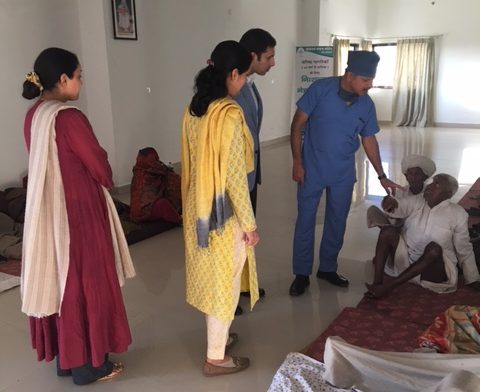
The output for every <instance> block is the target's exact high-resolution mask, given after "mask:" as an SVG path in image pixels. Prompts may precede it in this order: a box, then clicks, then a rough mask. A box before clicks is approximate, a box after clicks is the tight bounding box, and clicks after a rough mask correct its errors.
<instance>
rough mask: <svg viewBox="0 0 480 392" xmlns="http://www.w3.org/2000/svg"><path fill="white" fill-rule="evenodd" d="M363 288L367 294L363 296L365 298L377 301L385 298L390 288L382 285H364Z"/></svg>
mask: <svg viewBox="0 0 480 392" xmlns="http://www.w3.org/2000/svg"><path fill="white" fill-rule="evenodd" d="M365 287H366V288H367V290H368V291H367V292H366V293H365V296H366V297H367V298H372V299H379V298H383V297H385V296H386V295H387V294H388V293H389V292H390V290H391V287H389V286H387V285H384V284H368V283H365Z"/></svg>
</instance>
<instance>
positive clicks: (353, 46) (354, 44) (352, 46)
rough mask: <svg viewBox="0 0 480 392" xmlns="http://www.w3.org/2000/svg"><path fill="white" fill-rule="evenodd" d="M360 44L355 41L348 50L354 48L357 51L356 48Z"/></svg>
mask: <svg viewBox="0 0 480 392" xmlns="http://www.w3.org/2000/svg"><path fill="white" fill-rule="evenodd" d="M359 46H360V45H359V44H356V43H353V44H352V43H351V44H350V48H349V49H348V50H354V51H355V50H358V47H359Z"/></svg>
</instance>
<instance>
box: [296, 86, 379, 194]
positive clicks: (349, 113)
mask: <svg viewBox="0 0 480 392" xmlns="http://www.w3.org/2000/svg"><path fill="white" fill-rule="evenodd" d="M340 79H341V78H340V77H330V78H325V79H320V80H317V81H315V82H314V83H313V84H312V85H311V86H310V87H309V88H308V90H307V91H306V92H305V94H304V95H303V96H302V97H301V98H300V99H299V100H298V102H297V107H298V108H299V109H300V110H302V111H303V112H305V113H306V114H307V115H308V120H307V123H306V125H305V128H304V138H303V148H302V157H303V166H304V168H305V175H306V176H307V177H308V179H309V180H310V181H311V180H313V181H315V182H320V183H322V184H325V185H329V184H335V183H337V182H343V181H352V182H355V181H356V175H355V152H356V151H357V150H358V147H359V146H360V140H359V137H360V136H371V135H374V134H376V133H377V132H378V131H379V130H380V128H379V127H378V122H377V115H376V112H375V105H374V103H373V101H372V99H371V98H370V97H369V96H368V95H362V96H359V97H358V100H357V101H356V102H355V103H353V104H352V105H350V106H347V104H346V102H345V101H344V100H343V99H342V98H340V96H339V95H338V91H339V89H340Z"/></svg>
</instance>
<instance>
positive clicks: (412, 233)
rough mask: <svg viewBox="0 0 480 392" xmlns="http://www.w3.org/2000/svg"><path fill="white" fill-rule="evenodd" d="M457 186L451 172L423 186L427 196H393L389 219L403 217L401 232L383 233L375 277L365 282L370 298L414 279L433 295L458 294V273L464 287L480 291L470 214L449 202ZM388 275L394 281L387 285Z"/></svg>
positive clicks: (388, 228)
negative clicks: (470, 231)
mask: <svg viewBox="0 0 480 392" xmlns="http://www.w3.org/2000/svg"><path fill="white" fill-rule="evenodd" d="M457 190H458V182H457V180H456V179H455V178H453V177H452V176H450V175H448V174H444V173H442V174H437V175H435V176H434V177H433V181H432V182H431V183H430V184H429V185H427V186H426V187H425V190H424V192H423V198H422V199H419V198H414V197H405V198H402V199H399V200H397V199H395V198H392V206H391V211H390V212H389V215H390V216H391V217H394V218H404V219H405V223H404V225H403V227H402V230H401V232H399V230H398V229H397V228H395V227H393V226H385V227H383V228H382V230H381V231H380V236H379V237H378V242H377V247H376V250H375V257H374V259H373V261H374V264H375V277H374V281H373V283H372V284H371V285H369V284H367V285H366V286H367V289H368V293H367V296H370V297H374V298H380V297H383V296H385V295H386V294H388V293H389V292H390V291H391V290H393V289H394V288H395V287H397V286H399V285H401V284H403V283H405V282H407V281H409V280H410V281H412V282H414V283H417V284H419V285H421V286H422V287H425V288H427V289H430V290H432V291H435V292H437V293H447V292H452V291H455V290H456V288H457V281H458V269H459V268H460V269H461V270H462V272H463V279H464V281H465V284H472V285H473V286H474V287H475V288H477V289H478V288H479V282H478V280H479V273H478V268H477V265H476V263H475V256H474V254H473V248H472V244H471V243H470V235H469V233H468V214H467V213H466V212H465V210H464V209H463V208H462V207H461V206H460V205H458V204H456V203H453V202H452V201H451V200H449V199H450V198H451V197H452V196H453V195H454V194H455V192H456V191H457ZM384 272H385V273H386V274H387V275H390V276H392V277H393V279H392V280H389V281H384V279H383V277H384Z"/></svg>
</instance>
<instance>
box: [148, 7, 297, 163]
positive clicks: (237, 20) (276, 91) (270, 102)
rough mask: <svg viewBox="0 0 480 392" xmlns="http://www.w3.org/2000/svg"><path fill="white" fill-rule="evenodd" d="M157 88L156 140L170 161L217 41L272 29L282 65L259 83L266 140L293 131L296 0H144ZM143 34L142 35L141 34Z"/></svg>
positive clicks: (152, 82) (154, 94) (153, 99)
mask: <svg viewBox="0 0 480 392" xmlns="http://www.w3.org/2000/svg"><path fill="white" fill-rule="evenodd" d="M144 3H145V12H144V17H145V21H144V23H145V25H146V26H148V30H147V31H146V32H145V33H146V34H147V36H148V37H147V38H146V39H148V40H149V42H147V46H148V48H149V53H148V55H149V63H148V73H149V75H150V78H149V79H150V80H149V83H150V86H151V88H152V94H151V105H153V111H154V116H153V118H152V124H151V127H152V132H151V136H152V139H151V143H150V144H152V145H153V146H154V147H155V148H156V149H157V151H158V152H159V155H160V157H161V159H163V160H165V161H178V160H179V152H180V131H181V117H182V114H183V111H184V109H185V106H186V105H187V104H188V102H189V100H190V98H191V96H192V91H193V90H192V88H193V80H194V77H195V75H196V73H197V72H198V71H199V70H200V69H201V68H202V67H204V66H205V65H206V61H207V59H208V58H209V57H210V53H211V51H212V50H213V48H214V46H215V45H216V44H217V43H218V42H220V41H222V40H226V39H235V40H238V39H240V37H241V35H242V34H243V33H244V32H245V31H246V30H247V29H249V28H252V27H261V28H263V29H266V30H268V31H269V32H270V33H271V34H272V35H273V36H274V37H275V39H276V40H277V47H276V56H275V58H276V63H277V65H276V66H275V67H273V68H272V69H271V71H270V72H269V73H268V74H267V75H266V76H264V77H257V78H256V84H257V86H258V89H259V90H260V93H261V95H262V99H263V103H264V122H263V124H262V133H261V139H262V140H270V139H275V138H278V137H280V136H284V135H286V134H287V133H288V132H289V129H288V127H289V122H290V107H291V106H290V105H291V91H292V90H293V80H292V75H293V66H294V50H295V45H296V40H297V39H296V36H297V31H296V29H297V23H296V15H297V12H298V11H297V7H298V5H297V0H282V1H277V0H263V1H257V0H242V1H238V0H223V1H218V0H202V1H201V2H200V1H178V0H164V1H162V2H158V1H155V0H150V1H145V2H144ZM142 39H143V38H142Z"/></svg>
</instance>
